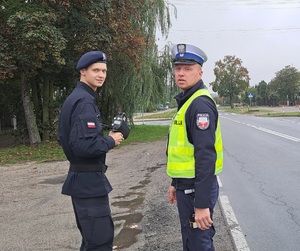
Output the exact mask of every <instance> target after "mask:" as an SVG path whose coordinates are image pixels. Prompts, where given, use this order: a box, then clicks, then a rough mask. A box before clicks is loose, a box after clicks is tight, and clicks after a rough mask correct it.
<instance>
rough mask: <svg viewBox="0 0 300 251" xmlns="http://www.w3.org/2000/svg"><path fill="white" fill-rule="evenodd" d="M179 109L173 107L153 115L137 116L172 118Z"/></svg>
mask: <svg viewBox="0 0 300 251" xmlns="http://www.w3.org/2000/svg"><path fill="white" fill-rule="evenodd" d="M176 112H177V110H176V109H172V110H168V111H165V112H161V113H155V114H151V115H147V114H146V115H144V116H143V117H137V119H143V118H144V119H172V118H173V117H174V115H175V114H176Z"/></svg>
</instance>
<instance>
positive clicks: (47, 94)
mask: <svg viewBox="0 0 300 251" xmlns="http://www.w3.org/2000/svg"><path fill="white" fill-rule="evenodd" d="M49 101H50V84H49V78H45V82H44V84H43V141H46V140H49V138H50V133H49V111H50V109H49Z"/></svg>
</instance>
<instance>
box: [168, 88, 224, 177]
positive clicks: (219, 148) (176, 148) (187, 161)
mask: <svg viewBox="0 0 300 251" xmlns="http://www.w3.org/2000/svg"><path fill="white" fill-rule="evenodd" d="M199 96H207V97H209V98H210V99H211V100H213V98H212V97H211V95H210V93H209V92H208V90H206V89H201V90H198V91H197V92H195V93H194V94H193V95H192V96H191V97H190V98H189V99H188V100H187V101H186V102H185V103H184V104H183V106H182V107H181V108H180V109H179V111H178V112H177V114H176V115H175V116H174V118H173V121H172V124H171V126H170V132H169V141H168V156H167V174H168V175H169V176H170V177H172V178H195V157H194V146H193V145H192V144H191V143H190V142H189V141H188V137H187V132H186V123H185V113H186V111H187V109H188V107H189V105H190V104H191V102H192V101H193V100H194V99H195V98H197V97H199ZM213 101H214V100H213ZM215 135H216V137H215V150H216V154H217V158H216V164H215V174H218V173H220V172H222V170H223V145H222V136H221V130H220V121H219V118H218V122H217V128H216V132H215Z"/></svg>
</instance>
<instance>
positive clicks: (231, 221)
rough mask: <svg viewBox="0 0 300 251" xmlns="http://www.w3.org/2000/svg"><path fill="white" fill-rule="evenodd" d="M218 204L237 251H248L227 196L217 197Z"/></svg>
mask: <svg viewBox="0 0 300 251" xmlns="http://www.w3.org/2000/svg"><path fill="white" fill-rule="evenodd" d="M219 204H220V207H221V210H222V213H223V215H224V216H225V219H226V223H227V225H228V226H229V229H230V234H231V237H232V239H233V243H234V245H235V248H236V250H237V251H250V248H249V247H248V244H247V241H246V239H245V235H244V234H243V232H242V229H241V228H240V226H239V224H238V221H237V219H236V217H235V214H234V212H233V209H232V207H231V205H230V202H229V199H228V197H227V196H225V195H222V196H220V197H219Z"/></svg>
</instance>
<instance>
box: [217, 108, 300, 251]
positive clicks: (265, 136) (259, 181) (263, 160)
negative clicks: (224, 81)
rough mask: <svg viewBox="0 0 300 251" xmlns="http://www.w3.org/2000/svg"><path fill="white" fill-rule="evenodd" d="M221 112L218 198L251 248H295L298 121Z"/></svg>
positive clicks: (299, 221) (299, 242)
mask: <svg viewBox="0 0 300 251" xmlns="http://www.w3.org/2000/svg"><path fill="white" fill-rule="evenodd" d="M220 114H221V125H222V134H223V141H224V142H223V143H224V152H225V156H224V159H225V169H224V172H223V173H222V174H221V175H220V180H221V181H222V184H223V187H222V190H221V196H222V195H226V196H227V197H228V199H229V201H230V204H231V206H232V208H233V211H234V213H235V216H236V218H237V221H238V223H239V225H240V228H241V230H242V232H243V234H244V235H245V238H246V241H247V243H248V246H249V248H250V250H253V251H256V250H259V251H270V250H272V251H282V250H287V251H298V250H300V248H299V246H300V238H299V237H300V196H299V188H300V185H299V184H300V183H299V181H300V150H299V149H300V118H299V117H280V118H263V117H255V116H247V115H237V114H231V113H224V112H221V113H220Z"/></svg>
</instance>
